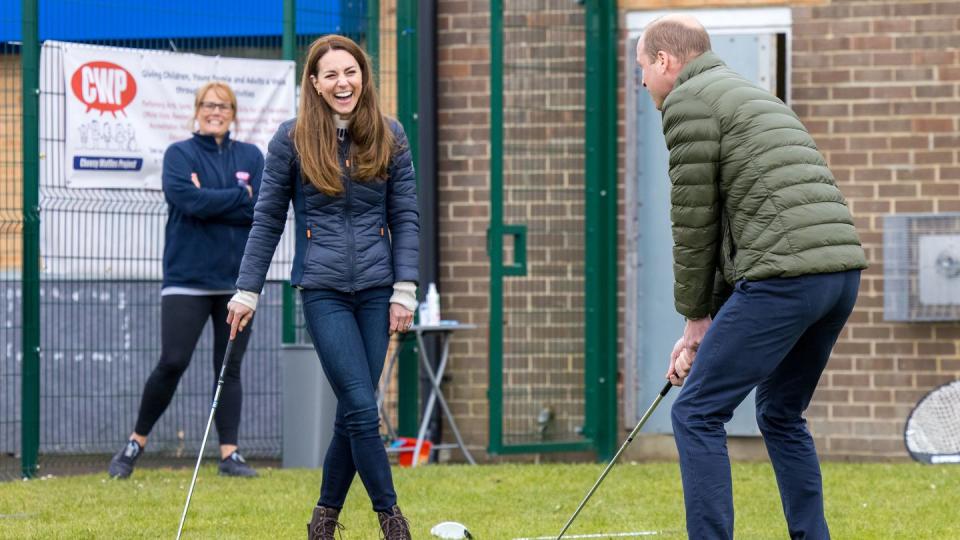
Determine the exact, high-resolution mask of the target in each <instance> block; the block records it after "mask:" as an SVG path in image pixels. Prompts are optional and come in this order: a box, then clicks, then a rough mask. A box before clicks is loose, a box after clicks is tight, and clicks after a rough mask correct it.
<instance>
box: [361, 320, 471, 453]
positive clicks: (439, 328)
mask: <svg viewBox="0 0 960 540" xmlns="http://www.w3.org/2000/svg"><path fill="white" fill-rule="evenodd" d="M475 328H477V325H475V324H461V323H458V322H453V321H450V322H443V323H441V324H437V325H422V324H416V325H413V326H411V327H410V329H409V330H408V332H413V333H414V335H415V336H416V339H417V351H418V353H417V356H419V357H420V366H421V368H422V369H423V370H424V371H425V372H426V374H427V377H428V378H429V379H430V394H429V395H428V396H427V403H426V406H425V407H424V410H423V419H422V420H421V421H420V429H419V430H418V431H417V442H416V446H415V447H414V449H413V459H412V460H411V461H412V463H413V466H414V467H416V466H417V464H418V462H419V459H418V457H419V456H420V448H421V447H423V440H424V438H425V437H426V435H427V427H428V426H429V425H430V417H431V416H432V415H433V410H434V408H435V407H436V404H437V402H439V403H440V408H441V409H442V410H443V415H444V416H445V417H446V419H447V422H448V423H449V424H450V429H451V430H453V435H454V437H455V438H456V441H457V442H456V443H449V444H437V445H434V446H433V448H434V449H435V450H441V449H444V448H459V449H460V451H461V452H463V455H464V457H466V458H467V461H468V462H470V464H471V465H476V464H477V462H476V460H474V459H473V456H472V455H471V454H470V450H468V449H467V445H466V444H464V442H463V437H462V436H461V435H460V430H459V429H458V428H457V422H456V420H454V418H453V413H452V412H450V406H449V405H447V400H446V399H444V397H443V389H441V388H440V382H441V381H442V380H443V373H444V371H445V370H446V369H447V363H448V360H449V358H450V338H451V337H452V336H453V334H454V332H456V331H458V330H473V329H475ZM430 334H434V335H439V336H440V342H441V351H442V352H441V353H440V362H439V363H438V364H437V371H436V372H434V371H433V367H432V364H431V362H430V356H429V353H428V352H427V347H426V346H424V342H423V337H424V336H425V335H430ZM402 349H403V347H402V346H398V347H396V348H395V349H394V351H393V354H392V355H390V358H389V359H388V360H387V365H386V377H384V378H383V381H382V382H381V386H380V388H379V389H378V394H379V395H378V397H377V405H378V407H379V408H380V416H381V418H383V419H384V423H385V424H386V427H387V432H388V434H389V435H390V436H391V437H392V438H394V439H395V438H396V431H395V430H394V429H393V426H392V425H390V422H389V421H388V420H387V415H386V414H384V411H383V403H384V396H385V395H386V387H385V385H387V384H389V381H390V380H391V375H392V373H393V368H394V367H395V366H396V363H397V358H399V356H400V351H401V350H402ZM387 451H388V452H409V451H410V450H409V448H402V449H401V448H387Z"/></svg>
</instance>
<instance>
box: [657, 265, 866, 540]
mask: <svg viewBox="0 0 960 540" xmlns="http://www.w3.org/2000/svg"><path fill="white" fill-rule="evenodd" d="M859 287H860V271H859V270H851V271H848V272H838V273H831V274H813V275H807V276H800V277H795V278H776V279H768V280H762V281H743V280H742V281H740V282H738V283H737V284H736V287H735V288H734V292H733V295H732V296H731V297H730V298H729V299H728V300H727V302H726V303H725V304H724V305H723V308H722V309H721V310H720V312H719V313H718V314H717V317H716V318H715V319H714V321H713V323H712V324H711V326H710V329H709V330H708V331H707V334H706V336H705V337H704V339H703V342H702V343H701V344H700V348H699V350H698V352H697V355H696V359H695V361H694V364H693V368H692V369H691V371H690V374H689V376H688V377H687V380H686V382H685V383H684V385H683V388H682V390H681V392H680V394H679V396H678V397H677V400H676V402H675V403H674V405H673V409H672V415H671V416H672V421H673V432H674V436H675V439H676V444H677V450H678V451H679V453H680V471H681V475H682V479H683V496H684V505H685V507H686V515H687V534H688V535H689V537H690V538H691V539H697V540H702V539H715V538H719V539H728V538H733V523H734V514H733V487H732V485H731V480H730V461H729V458H728V456H727V440H726V431H725V429H724V423H726V422H727V421H729V420H730V418H731V417H732V416H733V410H734V409H735V408H736V407H737V405H739V404H740V402H741V401H743V399H744V398H746V396H747V394H749V393H750V391H751V390H752V389H753V388H756V389H757V399H756V405H757V425H758V426H759V427H760V432H761V433H762V434H763V440H764V443H765V444H766V447H767V453H768V455H769V456H770V461H771V462H772V463H773V470H774V472H775V474H776V477H777V485H778V486H779V488H780V500H781V502H782V503H783V511H784V515H785V517H786V520H787V528H788V531H789V534H790V538H792V539H816V540H820V539H827V538H830V531H829V529H828V528H827V521H826V518H825V517H824V513H823V487H822V481H821V476H820V463H819V461H818V459H817V451H816V448H815V447H814V444H813V438H812V437H811V436H810V432H809V431H808V430H807V426H806V421H805V420H804V418H803V412H804V410H805V409H806V408H807V405H809V403H810V398H811V397H812V396H813V392H814V389H815V388H816V386H817V382H818V381H819V380H820V374H821V373H822V372H823V369H824V367H825V366H826V364H827V360H828V359H829V358H830V351H831V350H832V349H833V346H834V344H835V343H836V341H837V337H838V336H839V335H840V331H841V330H842V328H843V325H844V324H845V323H846V321H847V318H848V317H849V316H850V312H851V311H852V310H853V305H854V303H855V302H856V299H857V291H858V289H859Z"/></svg>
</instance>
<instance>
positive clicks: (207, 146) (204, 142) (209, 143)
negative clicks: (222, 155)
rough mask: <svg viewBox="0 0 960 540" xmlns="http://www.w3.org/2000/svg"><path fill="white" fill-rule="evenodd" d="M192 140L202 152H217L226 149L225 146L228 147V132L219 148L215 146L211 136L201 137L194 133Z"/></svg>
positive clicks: (215, 141)
mask: <svg viewBox="0 0 960 540" xmlns="http://www.w3.org/2000/svg"><path fill="white" fill-rule="evenodd" d="M193 140H194V142H196V143H197V144H198V145H200V148H203V149H204V150H211V151H217V150H219V149H220V148H226V147H227V145H229V143H230V132H229V131H228V132H227V134H226V135H224V136H223V143H221V144H220V146H219V147H218V146H217V139H215V138H214V136H213V135H201V134H199V133H194V134H193Z"/></svg>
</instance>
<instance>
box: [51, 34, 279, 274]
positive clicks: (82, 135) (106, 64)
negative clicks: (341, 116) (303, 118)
mask: <svg viewBox="0 0 960 540" xmlns="http://www.w3.org/2000/svg"><path fill="white" fill-rule="evenodd" d="M293 77H294V63H293V62H288V61H277V60H249V59H238V58H216V57H208V56H199V55H195V54H178V53H169V52H164V51H150V50H139V49H120V48H116V47H103V46H95V45H83V44H76V43H65V42H56V41H46V42H44V45H43V50H42V54H41V56H40V210H41V213H40V215H41V219H40V226H41V231H40V254H41V263H42V270H43V273H44V275H45V276H59V277H63V278H73V279H95V280H159V279H160V278H161V274H162V268H161V266H162V265H161V261H162V256H163V245H164V225H165V223H166V220H167V204H166V201H165V200H164V196H163V193H162V192H161V191H160V188H161V181H160V174H161V170H162V159H163V153H164V151H165V150H166V148H167V147H168V146H169V145H170V143H172V142H174V141H179V140H183V139H186V138H188V137H190V133H191V131H192V125H191V124H192V122H191V119H192V118H193V101H194V93H195V92H196V89H197V88H199V87H200V86H202V84H204V83H205V82H207V81H209V80H214V79H216V80H222V81H224V82H227V83H228V84H230V86H231V88H233V90H234V92H235V93H236V94H237V106H238V109H239V111H238V115H237V120H238V122H237V123H238V124H239V125H238V126H234V128H232V130H231V136H232V137H233V138H235V139H238V140H241V141H246V142H251V143H254V144H256V145H257V146H259V147H260V149H261V150H262V151H263V152H264V154H266V149H267V148H266V147H267V142H268V141H269V140H270V138H271V137H272V136H273V133H274V132H275V131H276V129H277V127H278V126H279V125H280V123H281V122H283V121H285V120H287V119H289V118H292V117H293V116H294V102H295V85H294V82H293ZM287 223H288V226H287V230H286V231H285V232H284V235H283V239H281V241H280V245H279V246H278V247H277V251H276V253H275V254H274V258H273V264H272V265H271V266H270V271H269V273H268V274H267V279H268V280H286V279H289V276H290V264H291V261H292V260H293V251H294V242H293V219H292V211H291V212H290V214H289V215H288V219H287Z"/></svg>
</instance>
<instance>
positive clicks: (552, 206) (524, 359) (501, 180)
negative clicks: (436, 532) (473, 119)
mask: <svg viewBox="0 0 960 540" xmlns="http://www.w3.org/2000/svg"><path fill="white" fill-rule="evenodd" d="M615 17H616V7H615V3H614V2H601V1H594V2H586V3H585V4H578V3H576V2H570V1H569V0H517V1H499V0H494V1H493V2H491V82H490V84H491V105H490V106H491V109H490V122H491V163H490V168H491V186H490V188H491V201H490V202H491V221H490V229H489V234H488V249H489V253H490V291H491V298H490V390H489V392H490V394H489V397H490V452H491V453H494V454H496V453H521V452H544V451H577V450H597V452H598V454H599V455H600V457H601V458H604V457H609V456H610V455H611V454H612V446H613V441H614V439H615V435H616V433H615V428H616V418H617V408H616V384H615V383H616V367H617V358H616V350H617V349H616V336H617V317H616V283H617V276H616V252H617V250H616V246H617V228H616V100H617V92H616V58H615V48H614V43H615V34H616V30H615V29H616V24H615Z"/></svg>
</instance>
